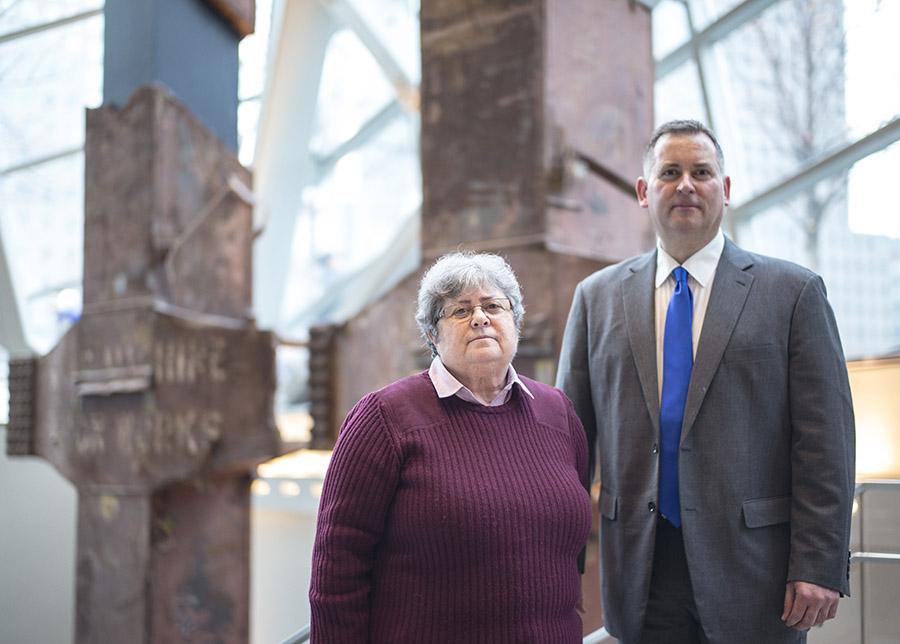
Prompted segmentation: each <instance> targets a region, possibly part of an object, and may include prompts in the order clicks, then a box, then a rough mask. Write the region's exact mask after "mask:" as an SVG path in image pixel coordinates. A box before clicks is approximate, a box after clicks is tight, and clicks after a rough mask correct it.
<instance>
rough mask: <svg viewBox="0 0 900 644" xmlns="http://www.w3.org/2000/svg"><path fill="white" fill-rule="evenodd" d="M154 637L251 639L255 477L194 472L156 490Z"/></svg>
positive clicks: (227, 643) (231, 642) (225, 643)
mask: <svg viewBox="0 0 900 644" xmlns="http://www.w3.org/2000/svg"><path fill="white" fill-rule="evenodd" d="M152 514H153V516H152V531H151V534H150V559H151V563H150V566H151V569H152V571H153V574H152V575H151V579H152V587H151V589H150V594H151V597H152V603H153V604H154V605H155V606H158V607H159V610H156V611H154V613H153V617H152V620H153V621H152V623H151V630H152V632H153V638H154V640H155V641H158V642H217V643H221V644H245V643H246V642H248V641H249V632H250V627H249V624H250V620H249V613H248V611H247V606H248V605H249V585H248V584H247V580H248V579H249V577H250V559H249V557H247V552H248V551H249V547H250V542H249V539H250V479H249V477H247V476H246V475H244V476H229V477H214V478H209V479H203V480H194V481H189V482H185V483H178V484H176V485H173V486H170V487H167V488H165V489H164V490H162V491H160V492H159V493H158V494H156V495H155V496H154V497H153V507H152Z"/></svg>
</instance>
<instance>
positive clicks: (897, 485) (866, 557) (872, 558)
mask: <svg viewBox="0 0 900 644" xmlns="http://www.w3.org/2000/svg"><path fill="white" fill-rule="evenodd" d="M872 490H885V491H890V492H893V493H897V492H900V480H891V479H888V480H880V481H864V482H862V483H857V485H856V490H855V492H854V495H853V497H854V500H855V501H856V503H857V510H856V511H857V514H858V515H859V550H856V551H853V552H851V553H850V563H851V564H860V566H859V588H860V592H859V641H860V643H861V644H865V642H866V590H865V584H866V569H865V566H862V565H861V564H863V563H879V564H883V563H893V564H900V553H897V552H868V551H866V538H865V532H866V531H865V521H864V519H865V504H864V503H863V497H864V496H865V494H866V492H870V491H872Z"/></svg>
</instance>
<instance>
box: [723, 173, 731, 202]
mask: <svg viewBox="0 0 900 644" xmlns="http://www.w3.org/2000/svg"><path fill="white" fill-rule="evenodd" d="M722 189H723V190H724V192H725V205H726V206H727V205H728V202H729V201H730V200H731V177H729V176H728V175H725V178H724V179H723V180H722Z"/></svg>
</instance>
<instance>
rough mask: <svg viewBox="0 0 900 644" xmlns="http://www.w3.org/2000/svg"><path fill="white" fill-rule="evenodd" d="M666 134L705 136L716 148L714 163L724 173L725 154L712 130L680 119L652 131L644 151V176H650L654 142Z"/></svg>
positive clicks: (701, 124) (696, 122)
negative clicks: (715, 162)
mask: <svg viewBox="0 0 900 644" xmlns="http://www.w3.org/2000/svg"><path fill="white" fill-rule="evenodd" d="M666 134H673V135H675V136H678V135H681V136H691V135H693V134H705V135H706V136H707V137H709V140H710V141H712V144H713V147H715V148H716V161H718V162H719V172H725V154H724V153H723V152H722V146H721V145H719V140H718V139H717V138H716V135H715V134H713V132H712V130H710V129H709V128H708V127H706V126H705V125H703V123H701V122H700V121H694V120H692V119H681V120H676V121H667V122H666V123H663V124H662V125H660V126H659V127H658V128H656V129H655V130H654V131H653V134H652V135H651V136H650V142H649V143H647V149H646V150H644V175H645V176H646V175H648V174H650V168H651V167H652V166H653V149H654V148H655V147H656V142H657V141H659V140H660V139H661V138H662V137H664V136H665V135H666Z"/></svg>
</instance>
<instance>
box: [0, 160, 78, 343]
mask: <svg viewBox="0 0 900 644" xmlns="http://www.w3.org/2000/svg"><path fill="white" fill-rule="evenodd" d="M83 222H84V156H83V154H81V153H79V154H76V155H73V156H69V157H66V158H64V159H60V160H57V161H54V162H52V163H45V164H41V165H39V166H36V167H34V168H31V169H28V170H23V171H20V172H16V173H14V174H10V175H7V176H6V177H3V178H2V179H0V232H2V234H3V241H4V243H5V245H6V251H7V254H8V257H9V263H10V272H11V274H12V280H13V284H15V287H16V295H17V298H18V300H19V306H20V310H21V312H22V317H23V322H24V326H25V331H26V334H27V336H28V339H29V341H30V342H31V344H32V346H33V347H34V348H35V350H37V351H38V352H41V353H43V352H45V351H48V350H49V349H50V348H51V347H52V346H53V344H54V343H55V342H56V340H57V339H58V338H59V336H60V335H61V333H62V332H63V331H64V330H65V328H66V327H67V325H68V323H69V321H70V320H67V319H64V317H63V316H58V310H57V305H58V304H63V303H62V302H60V301H59V300H58V299H57V298H58V295H59V292H60V291H61V290H64V289H75V290H76V291H78V290H80V288H81V284H80V282H81V270H82V255H83V247H82V244H83V242H82V240H83V225H84V223H83Z"/></svg>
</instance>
